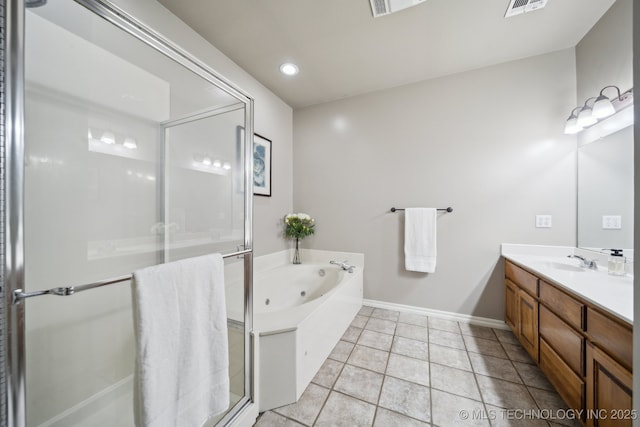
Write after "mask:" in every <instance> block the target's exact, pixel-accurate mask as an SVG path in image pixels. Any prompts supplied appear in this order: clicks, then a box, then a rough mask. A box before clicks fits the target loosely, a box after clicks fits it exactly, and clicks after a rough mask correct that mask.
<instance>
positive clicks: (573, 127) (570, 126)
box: [564, 107, 582, 135]
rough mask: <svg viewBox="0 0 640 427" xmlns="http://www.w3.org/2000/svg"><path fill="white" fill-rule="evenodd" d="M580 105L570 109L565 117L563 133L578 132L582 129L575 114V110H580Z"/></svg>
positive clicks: (571, 133)
mask: <svg viewBox="0 0 640 427" xmlns="http://www.w3.org/2000/svg"><path fill="white" fill-rule="evenodd" d="M581 108H582V107H576V108H574V109H573V110H571V115H569V118H568V119H567V124H566V125H565V126H564V133H566V134H567V135H573V134H574V133H578V132H580V131H581V130H582V128H581V127H580V126H579V125H578V116H577V114H576V110H580V109H581Z"/></svg>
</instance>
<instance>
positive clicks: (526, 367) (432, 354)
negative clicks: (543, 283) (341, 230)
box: [256, 306, 580, 427]
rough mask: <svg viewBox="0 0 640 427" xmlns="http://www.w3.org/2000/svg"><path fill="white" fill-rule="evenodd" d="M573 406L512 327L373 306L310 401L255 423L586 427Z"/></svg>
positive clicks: (326, 368)
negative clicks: (572, 412)
mask: <svg viewBox="0 0 640 427" xmlns="http://www.w3.org/2000/svg"><path fill="white" fill-rule="evenodd" d="M380 320H384V321H385V322H384V323H382V325H384V328H383V329H384V330H385V332H381V331H380V329H381V328H380V326H381V323H380V322H379V321H380ZM387 322H390V323H387ZM449 334H450V335H449ZM432 337H435V338H432ZM443 337H445V338H443ZM464 411H467V412H464ZM565 411H568V408H567V407H566V406H565V405H564V403H563V402H562V400H561V399H560V397H559V396H558V395H557V393H556V392H555V391H554V390H553V387H552V386H551V385H550V384H549V383H548V381H547V380H546V378H545V377H544V375H543V374H542V372H541V371H540V370H539V369H538V367H537V366H536V365H535V364H533V361H532V360H531V359H530V358H529V357H528V355H527V354H526V353H525V352H524V350H522V348H520V347H519V344H518V343H517V340H516V339H515V337H514V336H513V334H512V333H511V332H510V331H506V330H501V329H492V328H488V327H482V326H475V325H469V324H466V323H459V322H455V321H451V320H445V319H439V318H435V317H427V316H421V315H417V314H406V313H400V312H398V311H392V310H385V309H379V308H375V309H374V308H373V307H367V306H364V307H362V309H361V310H360V312H359V314H358V315H357V316H356V318H355V319H354V320H353V322H352V324H351V327H350V329H349V330H348V331H347V333H345V335H344V336H343V337H342V340H341V341H340V342H339V343H338V344H337V345H336V347H335V348H334V350H333V352H332V353H331V354H330V355H329V357H328V358H327V359H326V360H325V362H324V364H323V365H322V367H321V368H320V370H319V371H318V373H317V374H316V376H315V377H314V378H313V380H312V382H311V384H310V385H309V387H308V388H307V389H306V390H305V392H304V393H303V395H302V398H301V399H300V400H299V401H298V402H296V403H294V404H291V405H287V406H283V407H280V408H275V409H273V410H271V411H267V412H264V413H263V414H262V415H261V417H260V418H259V419H258V421H257V422H256V426H258V427H264V426H291V427H293V426H297V427H300V426H314V427H315V426H349V427H351V426H380V427H388V426H402V427H404V426H449V425H469V426H490V425H493V426H503V425H504V426H509V425H517V426H529V425H531V426H559V425H567V426H580V423H579V422H578V421H576V420H575V419H572V418H570V417H567V416H566V414H567V413H569V412H565ZM465 414H469V418H468V419H462V418H463V417H464V416H465ZM473 414H475V416H474V415H473ZM536 414H538V415H541V416H542V418H543V419H531V418H532V417H534V416H535V415H536Z"/></svg>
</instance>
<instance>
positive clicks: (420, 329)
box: [396, 323, 429, 342]
mask: <svg viewBox="0 0 640 427" xmlns="http://www.w3.org/2000/svg"><path fill="white" fill-rule="evenodd" d="M396 336H398V337H404V338H411V339H412V340H417V341H424V342H427V341H428V340H429V329H428V328H425V327H424V326H418V325H410V324H408V323H398V326H397V328H396Z"/></svg>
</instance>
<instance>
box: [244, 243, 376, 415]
mask: <svg viewBox="0 0 640 427" xmlns="http://www.w3.org/2000/svg"><path fill="white" fill-rule="evenodd" d="M301 256H302V260H303V264H301V265H293V264H291V263H290V262H291V253H290V252H289V251H283V252H279V253H276V254H271V255H267V256H264V257H258V258H256V259H255V262H254V280H253V289H254V294H253V307H254V322H253V323H254V334H255V335H256V336H258V339H259V346H258V348H259V355H258V357H259V363H258V366H259V372H257V373H256V375H258V378H259V383H258V384H259V385H258V390H259V395H258V399H257V400H258V403H259V406H260V411H265V410H268V409H272V408H276V407H279V406H282V405H286V404H289V403H293V402H295V401H297V400H298V399H299V398H300V395H301V394H302V392H303V391H304V390H305V389H306V387H307V385H309V383H310V382H311V380H312V379H313V377H314V376H315V374H316V372H317V371H318V369H319V368H320V366H322V363H323V362H324V360H325V359H326V358H327V356H329V353H331V350H332V349H333V347H334V346H335V345H336V344H337V343H338V341H339V340H340V337H341V336H342V335H343V334H344V332H345V331H346V329H347V328H348V326H349V324H350V323H351V322H352V321H353V319H354V317H355V316H356V314H357V313H358V311H359V310H360V307H362V298H363V296H362V290H363V270H364V254H357V253H345V252H328V251H315V250H303V251H301ZM331 260H337V261H344V260H348V261H349V264H351V265H355V266H356V268H355V269H354V270H353V272H352V273H349V272H347V271H344V270H342V269H341V268H340V267H338V266H335V265H331V264H329V261H331Z"/></svg>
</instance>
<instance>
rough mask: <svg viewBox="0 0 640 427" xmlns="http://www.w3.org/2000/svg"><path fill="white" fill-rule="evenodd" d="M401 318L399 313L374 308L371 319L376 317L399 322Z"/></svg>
mask: <svg viewBox="0 0 640 427" xmlns="http://www.w3.org/2000/svg"><path fill="white" fill-rule="evenodd" d="M399 316H400V312H399V311H393V310H387V309H385V308H374V309H373V312H372V313H371V317H376V318H378V319H385V320H393V321H394V322H395V321H397V320H398V317H399Z"/></svg>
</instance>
